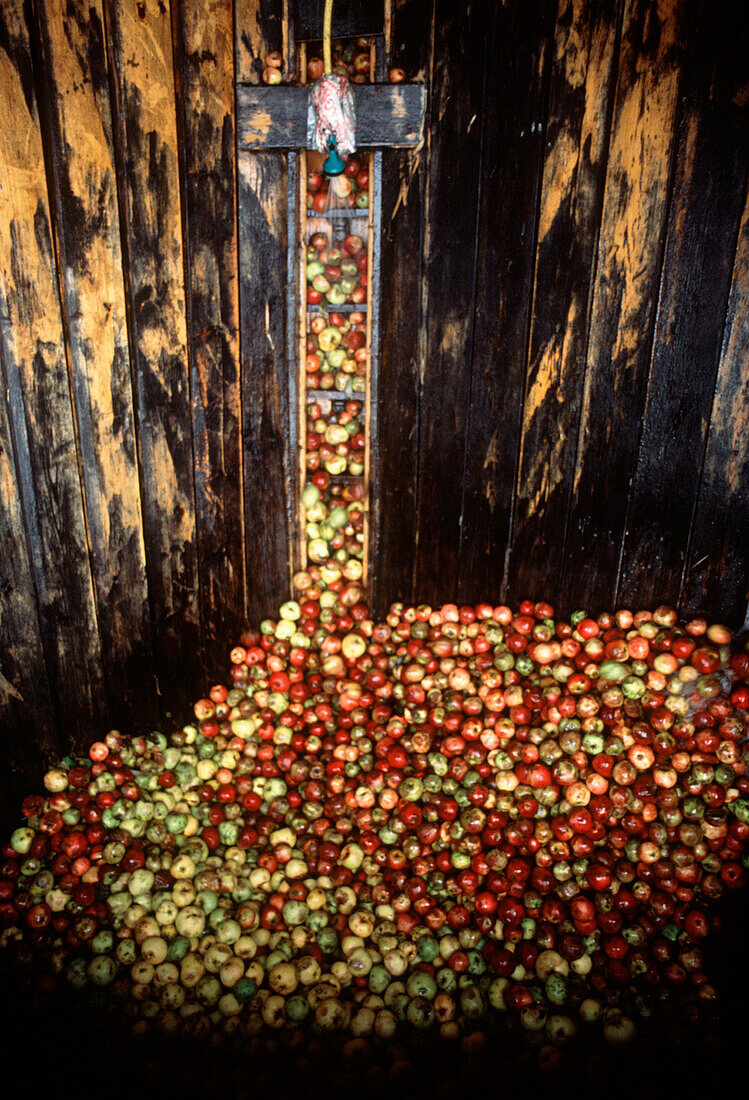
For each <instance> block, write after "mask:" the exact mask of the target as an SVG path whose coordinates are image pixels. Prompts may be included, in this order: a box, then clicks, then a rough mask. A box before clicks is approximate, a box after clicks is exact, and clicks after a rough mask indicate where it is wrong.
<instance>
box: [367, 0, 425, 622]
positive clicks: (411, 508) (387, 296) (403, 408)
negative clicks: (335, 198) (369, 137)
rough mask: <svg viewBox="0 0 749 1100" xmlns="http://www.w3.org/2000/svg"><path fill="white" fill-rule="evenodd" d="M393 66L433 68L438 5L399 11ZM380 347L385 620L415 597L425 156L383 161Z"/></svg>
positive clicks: (415, 71) (376, 578)
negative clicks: (397, 603) (394, 606)
mask: <svg viewBox="0 0 749 1100" xmlns="http://www.w3.org/2000/svg"><path fill="white" fill-rule="evenodd" d="M392 15H393V18H392V25H391V38H392V52H391V54H390V56H389V57H388V58H387V64H388V66H391V65H399V66H401V67H403V69H404V71H405V73H406V76H407V78H408V79H409V80H411V79H417V78H418V79H424V77H425V75H426V73H427V72H428V70H429V66H430V56H431V49H432V37H433V35H432V25H433V19H434V12H433V5H432V4H426V5H425V4H424V0H406V2H405V3H402V4H399V5H398V7H397V8H395V9H394V10H393V13H392ZM382 162H383V166H382V253H381V287H382V311H381V340H380V377H379V387H378V399H379V401H380V404H381V412H380V416H379V423H378V440H377V441H376V442H375V441H374V440H373V441H372V449H371V455H372V459H373V461H374V469H373V481H374V483H375V484H376V485H377V486H378V489H379V491H378V493H377V495H376V496H375V497H374V499H373V500H371V501H370V515H371V523H372V526H373V529H374V531H375V535H376V540H377V541H376V544H375V554H374V555H373V558H372V561H371V563H370V582H369V584H370V591H371V593H372V600H373V605H374V607H375V609H376V610H377V612H378V613H379V614H384V612H385V611H386V610H387V607H388V605H389V604H390V603H391V602H392V601H394V600H408V601H410V600H411V599H412V597H413V548H414V542H415V539H416V483H417V471H418V450H417V448H418V392H419V390H418V386H419V367H418V364H419V333H420V314H419V305H420V297H421V277H422V270H423V269H422V247H421V246H422V234H423V225H424V187H425V184H426V170H425V163H426V154H425V149H424V147H422V148H418V149H415V150H408V151H400V150H397V151H396V150H385V151H384V152H383V154H382Z"/></svg>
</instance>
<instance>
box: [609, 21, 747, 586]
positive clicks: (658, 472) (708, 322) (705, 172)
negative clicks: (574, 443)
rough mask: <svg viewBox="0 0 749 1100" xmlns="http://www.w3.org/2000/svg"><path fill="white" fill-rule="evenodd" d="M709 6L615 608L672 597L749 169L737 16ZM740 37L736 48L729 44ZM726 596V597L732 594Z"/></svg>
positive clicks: (682, 127)
mask: <svg viewBox="0 0 749 1100" xmlns="http://www.w3.org/2000/svg"><path fill="white" fill-rule="evenodd" d="M708 9H709V5H707V4H700V5H699V12H698V14H699V18H698V19H697V18H696V19H694V20H693V22H692V24H691V26H690V28H689V30H690V35H689V50H688V54H687V58H686V62H685V70H684V76H683V79H682V86H681V99H682V103H683V109H682V110H683V113H682V116H681V119H680V123H679V130H678V145H677V149H678V152H677V161H676V171H675V183H674V192H673V200H672V203H671V211H670V215H669V225H668V236H667V241H666V250H665V255H664V262H663V281H662V284H661V290H660V299H659V304H658V318H657V324H656V330H655V340H654V346H653V363H652V367H651V371H650V382H649V388H648V400H647V405H646V408H645V415H644V423H643V431H642V440H641V444H640V454H639V460H638V465H637V471H636V474H635V479H634V483H633V486H632V492H631V503H630V508H629V512H628V516H627V536H626V538H625V544H624V555H623V560H622V572H621V582H620V587H619V602H620V603H622V604H624V605H625V606H634V605H637V606H641V607H648V606H651V605H655V604H657V603H663V602H666V603H674V604H675V603H677V602H678V599H679V592H680V587H681V580H682V574H683V571H684V564H685V557H686V550H687V543H688V538H689V530H690V524H691V520H692V515H693V511H694V505H695V500H696V496H697V492H698V486H699V479H700V470H701V466H702V460H703V456H704V453H705V441H706V438H707V430H708V425H709V423H710V412H711V405H712V401H713V392H714V389H715V380H716V374H717V369H718V359H719V355H720V344H721V336H722V331H723V325H724V321H725V315H726V304H727V301H728V294H729V290H730V285H731V268H732V266H733V261H734V253H735V242H736V231H737V226H738V224H739V221H740V218H741V211H742V192H743V184H744V180H745V179H746V176H747V171H748V170H749V111H748V110H747V108H746V107H744V108H743V109H742V108H741V107H739V105H738V104H737V103H736V102H735V94H736V90H737V88H740V86H741V84H742V83H743V81H744V80H746V79H747V78H748V77H749V63H748V62H747V52H746V51H749V34H748V33H747V23H746V19H745V18H744V17H743V14H742V13H740V12H739V11H738V9H736V10H734V11H733V15H731V13H730V12H725V13H724V15H723V17H722V18H721V19H720V20H715V19H714V18H712V11H711V9H710V10H708ZM742 39H743V46H744V48H743V51H742V50H741V49H740V48H737V47H738V46H739V43H741V42H742ZM665 519H667V522H664V520H665ZM725 595H726V596H727V597H728V598H729V601H730V600H731V599H733V598H734V595H735V594H730V595H729V593H726V594H725ZM722 598H723V597H722V596H721V599H722Z"/></svg>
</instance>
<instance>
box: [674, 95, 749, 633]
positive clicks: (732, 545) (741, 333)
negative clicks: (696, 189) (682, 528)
mask: <svg viewBox="0 0 749 1100" xmlns="http://www.w3.org/2000/svg"><path fill="white" fill-rule="evenodd" d="M744 102H746V101H744ZM748 298H749V192H747V196H746V200H745V206H744V211H743V214H742V218H741V225H740V229H739V238H738V246H737V249H736V256H735V262H734V265H733V277H732V281H731V293H730V297H729V300H728V309H727V312H726V318H725V329H724V333H723V344H722V349H721V355H720V364H719V367H718V379H717V385H716V389H715V398H714V401H713V406H712V412H711V417H710V431H709V433H708V439H707V451H706V454H705V463H704V466H703V469H702V481H701V484H700V491H699V496H698V497H697V503H696V511H695V517H694V524H693V532H692V539H691V543H690V547H689V553H688V556H687V571H686V576H685V581H684V587H683V593H682V600H683V604H684V610H685V612H686V613H687V614H694V613H696V612H706V613H707V614H709V615H710V616H711V617H715V618H721V619H723V620H725V622H727V623H728V625H729V626H731V627H733V628H737V627H739V626H741V625H742V623H743V622H744V619H745V615H746V611H747V601H748V600H749V591H748V589H749V313H748V312H747V308H746V302H747V299H748Z"/></svg>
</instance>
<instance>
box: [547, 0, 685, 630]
mask: <svg viewBox="0 0 749 1100" xmlns="http://www.w3.org/2000/svg"><path fill="white" fill-rule="evenodd" d="M683 18H684V4H683V3H682V2H681V0H661V2H659V3H657V4H654V3H651V2H650V0H630V2H629V3H628V4H627V7H626V9H625V13H624V25H623V29H622V42H621V49H620V53H619V69H618V77H617V91H616V101H615V107H614V117H613V123H612V136H611V143H610V151H609V159H608V167H607V173H606V189H605V197H604V206H603V215H602V219H601V238H600V244H599V252H598V261H597V271H596V279H595V289H594V295H593V306H592V311H591V320H590V333H589V339H588V353H587V373H586V380H585V389H584V394H583V408H582V416H581V427H580V432H579V443H578V456H577V461H576V464H575V475H574V480H573V486H572V499H571V506H570V510H569V514H568V522H567V535H566V542H565V551H564V579H563V582H562V586H561V595H560V600H559V603H560V606H561V608H562V609H563V610H569V608H570V607H571V606H574V605H582V606H585V607H587V608H588V609H589V610H591V611H593V610H595V609H601V608H602V607H603V606H606V605H609V604H610V603H611V601H612V595H613V594H614V593H615V591H616V584H617V575H618V569H619V558H620V554H621V549H622V540H623V537H624V525H625V515H626V504H627V493H628V489H629V484H630V479H631V477H632V475H633V472H634V465H635V461H636V453H637V445H638V440H639V435H640V424H641V417H642V410H643V406H644V400H645V388H646V381H647V373H648V363H649V359H650V343H651V339H652V327H653V321H654V316H655V302H656V297H657V293H656V292H657V286H658V279H659V275H660V267H661V259H662V250H663V238H664V232H665V224H666V215H667V205H668V204H667V199H668V188H669V178H670V166H671V151H672V146H673V141H674V118H675V112H676V106H677V98H678V90H679V73H680V62H681V36H682V31H683Z"/></svg>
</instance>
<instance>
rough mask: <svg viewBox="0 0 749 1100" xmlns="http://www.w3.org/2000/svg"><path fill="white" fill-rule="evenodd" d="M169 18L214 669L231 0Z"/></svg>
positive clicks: (229, 253) (223, 454) (233, 272)
mask: <svg viewBox="0 0 749 1100" xmlns="http://www.w3.org/2000/svg"><path fill="white" fill-rule="evenodd" d="M177 21H178V25H177V35H176V41H177V47H178V51H177V54H178V57H179V77H180V89H181V97H180V98H181V102H180V120H181V150H182V156H183V165H184V171H183V181H184V202H185V249H186V253H187V276H188V287H187V291H188V340H189V351H190V365H191V373H192V392H193V445H194V462H195V504H196V517H197V536H198V542H197V545H198V562H199V570H200V593H201V601H202V621H203V644H204V658H203V659H204V664H205V666H206V669H207V671H208V673H209V675H210V677H211V678H216V677H218V676H221V675H224V674H225V671H226V662H227V647H228V646H230V645H231V644H232V641H233V640H236V639H237V638H238V637H239V634H240V633H241V630H242V628H243V626H244V623H245V616H246V612H245V578H244V560H245V559H244V502H243V494H242V446H241V434H242V432H241V425H242V417H241V394H240V377H239V375H240V371H239V286H238V282H239V280H238V255H237V211H236V189H235V179H236V164H235V151H234V130H235V127H234V86H233V78H234V28H233V11H232V4H231V0H212V2H210V3H204V2H203V0H190V2H189V3H182V4H180V5H179V7H178V12H177Z"/></svg>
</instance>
